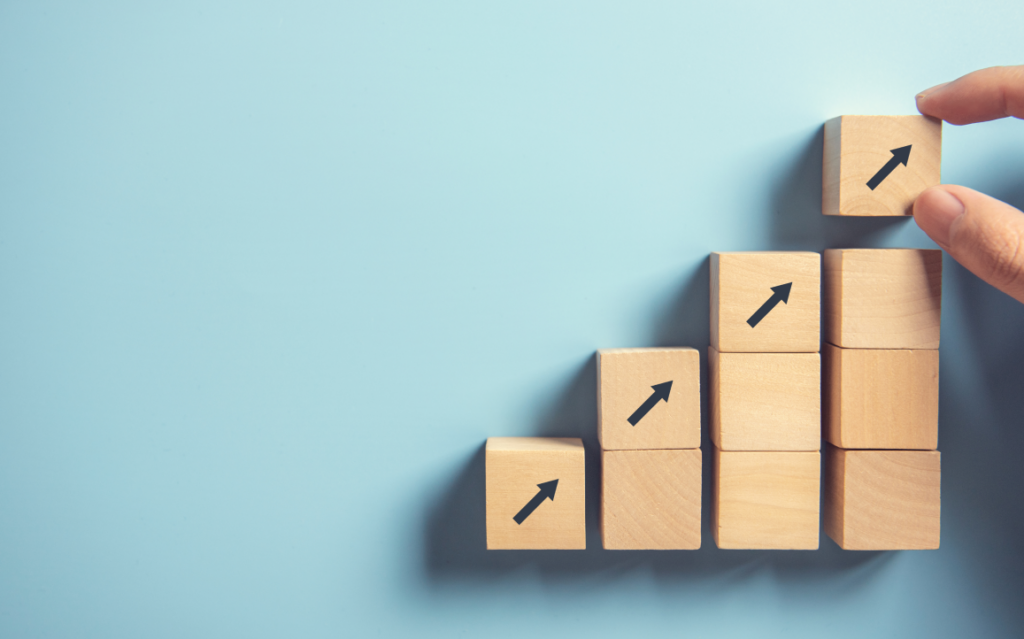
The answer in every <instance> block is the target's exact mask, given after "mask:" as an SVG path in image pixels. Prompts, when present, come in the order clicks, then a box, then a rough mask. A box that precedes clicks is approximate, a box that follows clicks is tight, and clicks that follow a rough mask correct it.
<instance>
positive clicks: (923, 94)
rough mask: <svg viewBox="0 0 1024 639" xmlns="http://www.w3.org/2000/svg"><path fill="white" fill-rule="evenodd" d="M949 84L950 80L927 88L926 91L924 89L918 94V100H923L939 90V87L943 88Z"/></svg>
mask: <svg viewBox="0 0 1024 639" xmlns="http://www.w3.org/2000/svg"><path fill="white" fill-rule="evenodd" d="M947 84H949V82H943V83H942V84H936V85H935V86H933V87H932V88H930V89H925V90H924V91H922V92H920V93H918V94H917V99H918V100H923V99H925V98H926V97H928V96H930V95H932V94H933V93H935V92H936V91H938V90H939V89H941V88H942V87H944V86H946V85H947Z"/></svg>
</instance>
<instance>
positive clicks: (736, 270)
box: [708, 252, 821, 550]
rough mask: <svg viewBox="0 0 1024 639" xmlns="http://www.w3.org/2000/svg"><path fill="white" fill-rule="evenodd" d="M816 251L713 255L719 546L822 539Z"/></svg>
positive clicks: (802, 545) (812, 545)
mask: <svg viewBox="0 0 1024 639" xmlns="http://www.w3.org/2000/svg"><path fill="white" fill-rule="evenodd" d="M820 289H821V256H820V255H819V254H818V253H804V252H764V253H712V254H711V345H710V347H709V349H708V362H709V366H708V370H709V376H710V386H711V393H710V404H711V441H712V442H713V443H714V446H715V449H714V469H713V472H712V478H713V486H714V488H713V498H712V506H711V508H712V517H711V519H712V530H713V533H714V538H715V543H716V544H717V545H718V547H719V548H734V549H791V550H797V549H802V550H813V549H816V548H817V547H818V529H819V502H820V485H821V481H820V479H821V452H820V451H821V360H820V356H819V352H818V349H819V346H820V313H821V302H820V293H819V292H820Z"/></svg>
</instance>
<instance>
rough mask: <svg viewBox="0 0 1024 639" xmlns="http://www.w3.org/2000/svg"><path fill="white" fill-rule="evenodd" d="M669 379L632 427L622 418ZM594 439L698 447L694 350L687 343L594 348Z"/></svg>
mask: <svg viewBox="0 0 1024 639" xmlns="http://www.w3.org/2000/svg"><path fill="white" fill-rule="evenodd" d="M668 381H671V382H672V388H671V391H670V394H669V397H668V401H667V402H666V401H659V402H658V403H657V404H656V405H655V406H654V407H653V408H651V410H650V411H649V412H648V413H647V414H646V415H645V416H644V417H643V419H641V420H640V421H639V422H638V423H637V424H636V426H634V425H632V424H630V423H629V422H628V421H627V420H628V418H629V417H630V416H631V415H632V414H633V413H634V412H635V411H636V410H637V409H638V408H639V407H640V406H641V405H642V404H643V403H644V402H645V401H646V400H647V399H648V398H649V397H650V396H651V394H652V393H653V392H654V391H653V390H652V388H651V387H652V386H654V385H655V384H662V383H664V382H668ZM597 438H598V441H600V443H601V448H603V449H606V450H639V449H652V448H698V447H700V353H699V352H698V351H697V350H696V349H693V348H618V349H603V350H599V351H597Z"/></svg>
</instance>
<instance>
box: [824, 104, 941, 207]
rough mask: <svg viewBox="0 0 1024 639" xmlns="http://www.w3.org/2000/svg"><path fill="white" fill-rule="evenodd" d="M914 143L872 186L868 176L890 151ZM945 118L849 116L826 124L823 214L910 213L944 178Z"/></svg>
mask: <svg viewBox="0 0 1024 639" xmlns="http://www.w3.org/2000/svg"><path fill="white" fill-rule="evenodd" d="M907 145H910V146H911V149H910V156H909V157H908V158H907V164H906V166H904V165H902V164H901V165H899V166H897V167H896V168H895V169H894V170H893V171H892V172H891V173H890V174H889V175H888V177H886V178H885V180H884V181H882V183H881V184H879V185H878V186H877V187H875V189H874V190H872V189H871V188H870V187H868V185H867V183H868V181H869V180H870V179H871V178H872V177H873V176H874V175H875V174H876V173H877V172H878V171H879V169H881V168H882V167H883V166H885V165H886V163H887V162H889V161H890V160H891V159H892V157H893V154H892V153H891V151H892V150H893V149H897V148H900V147H904V146H907ZM941 164H942V122H941V121H939V120H936V119H935V118H931V117H927V116H923V115H875V116H865V115H845V116H841V117H838V118H833V119H831V120H829V121H828V122H826V123H825V146H824V153H823V166H822V188H821V210H822V213H824V214H825V215H849V216H872V217H873V216H906V215H913V210H912V209H913V204H914V200H915V199H917V196H918V195H920V194H921V192H922V191H924V190H925V189H927V188H929V187H932V186H935V185H937V184H939V182H940V169H941Z"/></svg>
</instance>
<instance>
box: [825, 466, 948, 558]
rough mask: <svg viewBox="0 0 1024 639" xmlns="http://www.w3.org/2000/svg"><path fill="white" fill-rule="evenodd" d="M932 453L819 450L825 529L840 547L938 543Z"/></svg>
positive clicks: (937, 483)
mask: <svg viewBox="0 0 1024 639" xmlns="http://www.w3.org/2000/svg"><path fill="white" fill-rule="evenodd" d="M941 461H942V460H941V457H940V453H939V452H938V451H922V450H881V451H875V450H843V449H842V448H836V447H835V446H828V447H827V448H826V453H825V507H824V508H825V513H824V517H825V533H826V534H827V535H828V536H829V537H831V538H832V540H833V541H835V542H836V543H837V544H839V546H840V547H841V548H843V549H845V550H934V549H937V548H938V547H939V536H940V514H941V477H942V473H941Z"/></svg>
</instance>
